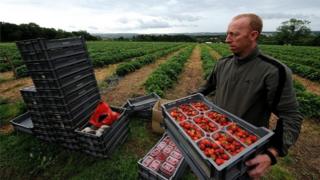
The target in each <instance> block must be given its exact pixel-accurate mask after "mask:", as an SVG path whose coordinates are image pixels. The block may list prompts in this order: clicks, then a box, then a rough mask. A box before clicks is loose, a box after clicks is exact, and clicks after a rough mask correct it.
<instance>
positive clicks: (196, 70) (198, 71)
mask: <svg viewBox="0 0 320 180" xmlns="http://www.w3.org/2000/svg"><path fill="white" fill-rule="evenodd" d="M203 83H204V79H203V70H202V61H201V50H200V47H199V45H197V46H196V47H195V48H194V49H193V51H192V54H191V56H190V58H189V59H188V61H187V62H186V64H185V67H184V70H183V71H182V73H181V74H180V75H179V77H178V81H177V84H176V85H175V86H174V87H173V88H172V89H169V90H168V91H167V92H166V93H165V94H166V95H165V98H166V99H178V98H182V97H185V96H187V95H188V94H189V93H190V92H194V91H196V90H197V89H198V88H199V87H200V86H201V85H202V84H203Z"/></svg>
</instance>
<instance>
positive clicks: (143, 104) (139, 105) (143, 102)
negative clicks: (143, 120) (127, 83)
mask: <svg viewBox="0 0 320 180" xmlns="http://www.w3.org/2000/svg"><path fill="white" fill-rule="evenodd" d="M159 99H160V97H159V96H158V95H157V94H156V93H151V94H149V95H146V96H140V97H136V98H130V99H128V105H129V107H130V108H131V109H132V110H133V111H141V110H146V109H152V107H153V105H154V104H155V103H156V102H157V101H158V100H159Z"/></svg>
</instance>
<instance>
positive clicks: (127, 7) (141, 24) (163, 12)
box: [0, 0, 320, 33]
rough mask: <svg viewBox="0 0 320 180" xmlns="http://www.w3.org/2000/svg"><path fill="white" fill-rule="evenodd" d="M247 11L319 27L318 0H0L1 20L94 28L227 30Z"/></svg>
mask: <svg viewBox="0 0 320 180" xmlns="http://www.w3.org/2000/svg"><path fill="white" fill-rule="evenodd" d="M244 12H252V13H256V14H258V15H260V16H261V17H262V18H263V20H264V29H263V30H264V31H275V30H276V28H277V27H278V26H279V25H281V22H283V21H286V20H289V19H290V18H299V19H306V20H309V21H311V24H310V28H311V30H320V1H319V0H282V1H281V0H235V1H222V0H113V1H110V0H0V21H4V22H10V23H16V24H21V23H29V22H34V23H37V24H38V25H40V26H43V27H53V28H56V29H58V28H59V29H63V30H66V31H77V30H86V31H88V32H90V33H129V32H132V33H180V32H225V31H226V28H227V25H228V23H229V21H230V19H231V18H232V17H233V16H235V15H237V14H239V13H244Z"/></svg>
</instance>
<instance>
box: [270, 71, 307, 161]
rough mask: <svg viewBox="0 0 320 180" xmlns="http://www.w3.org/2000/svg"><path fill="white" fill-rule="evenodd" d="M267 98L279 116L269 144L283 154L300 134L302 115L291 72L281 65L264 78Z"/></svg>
mask: <svg viewBox="0 0 320 180" xmlns="http://www.w3.org/2000/svg"><path fill="white" fill-rule="evenodd" d="M265 83H266V86H267V100H268V106H269V107H270V109H271V111H272V112H273V113H274V114H276V115H277V116H278V117H279V120H278V122H277V125H276V128H275V130H274V132H275V134H274V136H273V138H272V139H271V146H273V147H274V148H276V149H277V150H278V152H279V155H280V156H285V155H287V153H288V149H289V147H290V146H291V145H293V144H294V143H295V142H296V141H297V139H298V136H299V134H300V129H301V124H302V120H303V117H302V115H301V113H300V112H299V110H298V102H297V99H296V94H295V91H294V87H293V81H292V73H291V70H290V69H289V68H287V67H285V66H284V67H282V73H281V68H280V70H278V71H275V72H273V73H271V74H269V75H268V77H267V78H266V82H265Z"/></svg>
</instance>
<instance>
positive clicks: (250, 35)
mask: <svg viewBox="0 0 320 180" xmlns="http://www.w3.org/2000/svg"><path fill="white" fill-rule="evenodd" d="M249 23H250V22H249V19H248V18H240V19H236V20H233V21H231V23H230V24H229V26H228V31H227V37H226V40H225V41H226V43H228V44H229V49H230V50H231V51H232V52H233V53H234V54H236V55H240V56H241V55H242V54H244V53H246V52H247V51H248V50H249V51H250V50H251V49H250V47H252V44H253V43H255V41H256V38H257V35H258V32H257V31H253V30H252V28H251V27H250V24H249Z"/></svg>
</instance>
